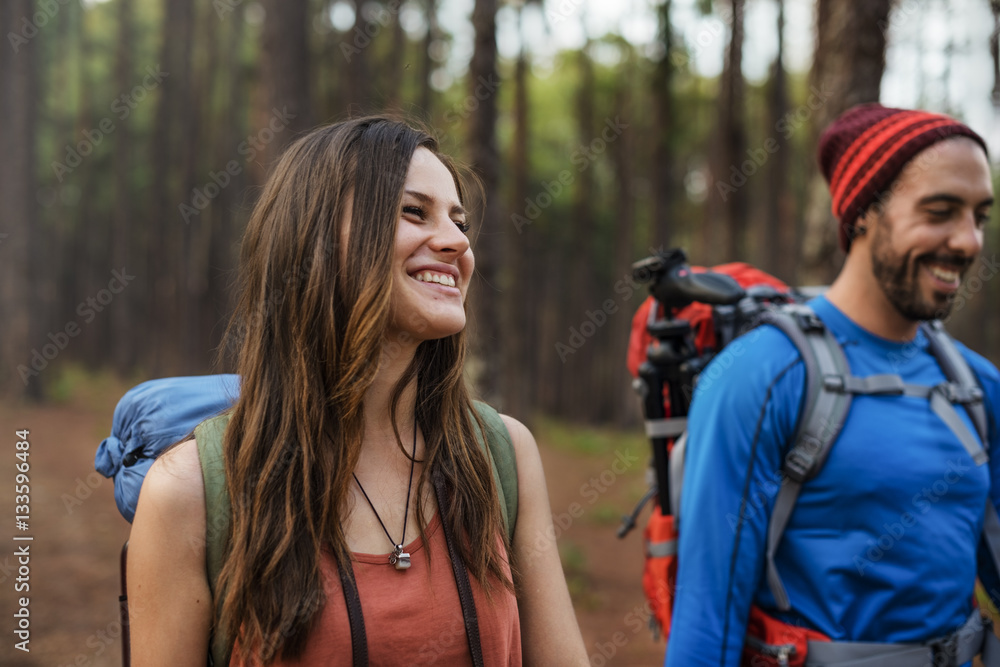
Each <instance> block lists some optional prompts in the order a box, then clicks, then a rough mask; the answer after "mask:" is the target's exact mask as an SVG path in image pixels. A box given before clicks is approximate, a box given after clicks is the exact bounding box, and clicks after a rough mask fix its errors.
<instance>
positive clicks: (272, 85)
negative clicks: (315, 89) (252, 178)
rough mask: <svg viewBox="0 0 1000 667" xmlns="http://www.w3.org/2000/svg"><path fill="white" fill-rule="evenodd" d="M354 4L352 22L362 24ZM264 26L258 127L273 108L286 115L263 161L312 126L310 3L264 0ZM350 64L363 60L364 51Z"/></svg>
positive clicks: (278, 152) (271, 159)
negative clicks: (283, 123) (286, 124)
mask: <svg viewBox="0 0 1000 667" xmlns="http://www.w3.org/2000/svg"><path fill="white" fill-rule="evenodd" d="M356 4H357V14H356V15H357V19H356V23H355V25H360V26H361V27H362V32H361V34H364V30H363V28H364V23H363V20H364V19H363V18H362V17H361V15H362V12H361V3H360V2H358V3H356ZM263 5H264V10H265V12H266V13H265V16H264V29H263V31H262V32H261V53H260V62H261V86H262V88H263V90H264V94H263V95H262V96H261V100H262V101H263V102H264V104H265V105H266V108H264V109H261V110H260V113H259V115H258V118H259V123H260V125H261V129H263V126H264V125H266V124H267V123H269V122H270V120H271V119H272V118H273V117H274V116H275V110H277V111H278V112H279V113H284V110H285V109H287V114H288V116H289V122H288V127H287V128H285V129H284V130H282V131H281V132H275V133H274V139H273V140H272V141H270V142H269V143H268V144H267V147H266V149H265V152H264V155H265V156H264V164H265V165H267V164H270V163H271V162H272V161H273V160H274V158H275V157H277V156H278V155H280V154H281V152H282V150H284V148H285V146H287V145H288V144H289V142H291V141H292V140H293V139H294V138H295V135H296V133H297V132H299V131H301V130H304V129H306V128H309V127H312V125H313V115H312V105H311V98H312V96H311V95H310V91H309V70H310V58H309V2H308V0H264V1H263ZM351 62H352V63H363V62H364V58H363V53H362V54H355V56H354V57H353V58H352V59H351Z"/></svg>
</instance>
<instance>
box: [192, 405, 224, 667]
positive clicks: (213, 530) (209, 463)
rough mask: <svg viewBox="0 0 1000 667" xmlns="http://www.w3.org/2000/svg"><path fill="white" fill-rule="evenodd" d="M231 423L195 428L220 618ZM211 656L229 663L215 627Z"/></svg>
mask: <svg viewBox="0 0 1000 667" xmlns="http://www.w3.org/2000/svg"><path fill="white" fill-rule="evenodd" d="M228 424H229V414H228V413H226V414H222V415H219V416H218V417H213V418H211V419H207V420H205V421H203V422H202V423H200V424H199V425H198V426H196V427H195V429H194V437H195V440H196V441H197V443H198V456H199V458H200V459H201V474H202V477H203V478H204V480H205V564H206V569H207V572H208V585H209V588H210V590H211V591H212V599H213V600H215V608H216V614H215V617H216V618H219V611H220V610H221V604H222V595H221V594H219V591H218V590H217V589H216V582H217V581H218V579H219V572H220V571H221V570H222V556H223V547H224V541H225V539H226V535H227V534H228V532H229V517H230V513H231V507H230V504H229V492H228V491H226V469H225V466H224V464H223V459H222V439H223V436H224V434H225V431H226V426H227V425H228ZM210 657H211V664H213V665H225V664H228V663H229V656H228V655H227V654H226V638H225V637H224V636H223V634H222V633H221V632H220V631H219V628H218V627H213V628H212V639H211V656H210Z"/></svg>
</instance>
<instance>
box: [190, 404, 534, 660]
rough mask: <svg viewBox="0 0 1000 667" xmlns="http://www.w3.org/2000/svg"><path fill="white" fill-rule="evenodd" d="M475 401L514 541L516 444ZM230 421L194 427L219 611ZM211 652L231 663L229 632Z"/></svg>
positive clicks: (211, 576)
mask: <svg viewBox="0 0 1000 667" xmlns="http://www.w3.org/2000/svg"><path fill="white" fill-rule="evenodd" d="M474 405H475V408H476V412H478V413H479V418H480V419H481V420H482V421H483V423H484V424H485V425H486V431H487V432H486V438H485V442H483V440H484V439H483V437H482V434H481V433H479V430H478V427H477V429H476V432H477V436H478V437H477V440H478V442H479V445H480V446H481V447H483V448H484V449H485V450H486V453H487V454H488V455H489V457H490V463H491V464H492V468H493V481H494V483H495V484H496V487H497V492H498V493H499V495H500V511H501V513H502V514H503V520H504V526H505V527H506V528H507V537H508V538H509V541H510V542H513V541H514V527H515V524H516V522H517V462H516V461H515V458H514V446H513V443H512V442H511V439H510V433H509V432H508V431H507V427H506V425H505V424H504V423H503V420H502V419H501V418H500V415H499V413H497V411H496V410H494V409H493V408H491V407H490V406H488V405H486V404H485V403H482V402H480V401H474ZM228 424H229V414H228V413H226V414H222V415H219V416H218V417H213V418H211V419H207V420H205V421H203V422H202V423H201V424H199V425H198V426H197V427H196V428H195V430H194V434H195V439H196V440H197V443H198V456H199V458H200V459H201V471H202V476H203V477H204V478H205V558H206V562H207V567H208V584H209V587H210V589H211V591H212V599H214V600H216V610H217V611H218V610H219V609H220V606H219V603H220V601H221V597H222V596H221V595H217V594H216V593H217V590H216V581H217V580H218V578H219V571H220V570H221V569H222V550H223V541H224V539H225V536H226V534H227V533H228V531H229V516H230V512H231V509H230V504H229V494H228V492H227V491H226V472H225V468H224V466H223V461H222V441H223V435H224V434H225V430H226V426H227V425H228ZM210 657H211V663H210V664H212V665H227V664H229V655H228V654H227V652H226V637H225V636H223V635H222V633H221V632H214V633H213V636H212V646H211V656H210Z"/></svg>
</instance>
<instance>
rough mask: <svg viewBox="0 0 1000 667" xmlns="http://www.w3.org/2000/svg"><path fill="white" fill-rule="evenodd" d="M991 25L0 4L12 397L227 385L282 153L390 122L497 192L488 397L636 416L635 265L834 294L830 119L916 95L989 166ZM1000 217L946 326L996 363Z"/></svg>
mask: <svg viewBox="0 0 1000 667" xmlns="http://www.w3.org/2000/svg"><path fill="white" fill-rule="evenodd" d="M998 21H1000V2H997V1H996V0H898V1H896V2H893V1H891V0H873V1H866V2H842V1H836V0H818V1H813V0H716V1H714V2H713V1H710V0H686V1H685V0H628V1H623V2H619V3H607V2H603V1H602V2H598V1H596V0H548V1H547V2H542V1H541V0H523V1H518V0H509V1H507V2H504V1H502V0H407V1H406V2H398V1H397V0H386V1H384V2H378V1H370V2H362V0H353V2H352V1H349V0H335V1H334V2H330V1H329V0H260V1H253V2H250V1H245V0H213V1H212V2H201V3H195V2H194V0H108V1H104V2H97V1H93V0H91V1H81V0H34V1H33V0H12V1H10V2H4V3H0V34H2V35H3V36H4V44H3V48H0V91H2V93H0V118H3V119H4V122H3V123H2V124H0V148H2V153H0V154H2V155H3V156H4V157H3V160H2V164H0V170H2V171H0V176H2V177H0V221H2V222H0V272H2V275H0V315H2V321H3V330H2V334H0V368H2V369H3V377H2V380H3V382H2V386H3V389H4V391H5V393H7V394H10V395H14V396H27V397H30V398H34V399H39V398H43V397H45V396H46V387H47V386H48V387H50V388H51V386H52V385H53V384H55V383H57V382H58V379H59V377H60V376H61V371H60V370H59V369H65V368H66V367H67V364H77V365H83V366H84V367H86V368H88V369H112V370H113V371H114V372H115V373H117V374H118V375H119V376H122V377H126V378H128V379H130V380H131V379H134V380H136V381H139V380H143V379H147V378H151V377H160V376H165V375H176V374H198V373H206V372H211V371H213V370H225V369H216V368H214V367H213V365H212V361H213V354H214V349H215V348H216V346H217V345H218V343H219V339H220V336H221V333H222V331H223V328H224V321H225V318H226V316H227V315H228V314H229V312H230V308H231V305H232V304H231V293H230V291H229V290H228V285H229V283H230V281H231V278H232V269H233V267H234V264H235V257H236V252H237V249H238V243H239V238H240V235H241V231H242V229H243V228H244V226H245V223H246V220H247V216H248V213H249V210H250V208H251V207H252V205H253V202H254V198H255V196H256V195H257V193H258V191H259V186H260V185H261V183H262V181H263V179H264V177H265V174H266V173H267V169H268V165H269V164H270V163H271V162H272V161H273V160H274V158H275V156H276V155H278V154H279V153H280V152H281V150H282V149H283V148H284V147H285V146H286V145H287V144H288V143H289V142H290V141H291V140H292V139H293V138H294V137H295V136H297V135H299V134H300V133H302V132H303V131H305V130H307V129H309V128H311V127H314V126H315V125H317V124H320V123H326V122H331V121H335V120H338V119H343V118H346V117H348V116H349V115H358V114H359V113H370V112H380V111H384V110H390V111H401V112H403V113H405V114H407V115H409V116H410V117H412V118H415V119H419V120H421V121H422V122H424V123H425V124H426V125H427V126H429V127H430V128H432V129H433V130H434V131H435V132H436V133H437V134H438V135H440V138H441V139H442V142H443V144H444V148H445V150H447V151H449V152H451V153H453V154H455V155H457V156H458V157H459V158H461V159H462V160H464V161H465V162H466V163H468V164H469V165H471V167H472V168H473V169H474V170H475V171H476V172H477V173H478V174H479V175H480V176H481V178H482V180H483V182H484V185H485V192H486V199H487V202H488V203H487V205H486V207H485V209H484V208H483V207H481V206H480V207H479V208H478V210H479V212H480V214H481V215H480V218H481V219H480V220H477V225H476V226H477V232H476V233H475V236H476V239H475V251H476V255H477V265H478V267H477V268H478V277H477V280H476V281H475V287H474V294H473V296H472V297H471V299H472V301H471V303H472V304H473V309H474V313H473V315H474V317H473V332H474V341H475V351H476V356H475V359H476V362H477V363H476V364H475V365H474V366H473V368H472V375H473V378H474V379H475V380H476V382H477V385H478V387H479V390H480V392H481V394H482V395H483V396H485V397H486V398H488V399H490V400H492V401H493V402H494V403H496V404H498V406H499V407H500V408H501V409H503V410H505V411H508V412H510V413H511V414H515V415H518V416H519V417H521V418H523V419H525V420H527V421H529V422H530V421H532V420H533V418H534V417H535V416H536V415H537V414H544V415H550V416H557V417H561V418H565V419H570V420H576V421H582V422H590V423H618V424H630V423H635V420H636V419H637V417H638V408H637V402H636V400H635V397H634V396H633V395H632V393H631V391H630V389H629V382H628V376H627V373H626V370H625V366H624V354H625V347H626V342H627V335H628V329H629V320H630V315H631V313H632V312H633V311H634V309H635V307H636V306H637V305H638V303H639V301H640V300H641V298H642V297H643V296H644V295H645V293H646V291H645V287H643V286H639V285H636V284H635V283H633V282H632V281H631V279H630V271H629V265H630V263H631V262H633V261H635V260H637V259H640V258H642V257H644V256H646V255H648V254H649V252H650V251H651V250H657V249H661V248H669V247H673V246H683V247H685V248H687V250H688V252H689V256H690V257H691V260H692V262H693V263H697V264H704V265H711V264H715V263H719V262H724V261H735V260H741V261H748V262H751V263H753V264H756V265H758V266H760V267H762V268H764V269H766V270H768V271H771V272H773V273H774V274H775V275H777V276H778V277H780V278H782V279H784V280H786V281H788V282H789V283H791V284H822V283H825V282H828V281H829V280H830V279H831V277H832V276H833V275H835V272H836V270H837V268H838V266H839V264H840V262H841V261H842V254H841V253H840V251H839V250H838V249H837V247H836V242H835V237H834V223H833V220H832V217H831V214H830V213H829V199H828V195H827V194H826V190H825V186H824V184H823V181H822V178H821V176H820V175H819V174H818V170H817V168H816V166H815V157H814V156H815V145H816V139H817V136H818V133H819V131H820V130H821V129H822V128H823V127H824V126H825V125H826V124H827V123H828V122H829V121H830V120H831V119H832V118H833V117H835V116H836V115H837V114H839V113H840V112H841V111H842V110H844V109H846V108H847V107H849V106H851V105H853V104H856V103H859V102H866V101H875V100H882V101H883V102H884V103H886V104H899V105H912V106H921V107H924V108H928V109H931V110H937V111H943V112H947V113H951V114H953V115H955V116H957V117H959V118H963V119H965V120H967V121H968V122H969V123H971V124H972V125H973V126H974V127H975V128H976V129H978V131H979V132H980V133H982V134H983V135H984V136H986V137H987V140H988V141H991V142H993V146H994V150H993V155H994V160H995V159H996V158H997V156H998V155H1000V148H997V147H996V146H997V145H998V144H997V142H996V139H997V123H996V118H997V108H998V107H997V104H1000V83H998V80H1000V74H998V65H997V25H998ZM996 220H997V215H996V214H994V216H993V220H992V222H991V224H990V227H989V229H988V231H987V237H988V238H987V251H986V253H985V257H986V260H987V261H986V262H985V264H984V265H983V267H982V271H980V272H979V273H980V274H981V275H982V276H986V278H985V279H980V278H973V280H972V281H970V282H969V283H968V284H967V285H966V288H965V292H964V293H963V295H962V299H961V307H959V308H957V312H956V313H955V315H954V318H953V321H952V322H951V329H952V330H953V331H954V332H955V333H956V334H957V335H958V337H959V338H961V339H962V340H964V341H965V342H966V343H968V344H969V345H971V346H972V347H973V348H975V349H978V350H981V351H982V352H983V353H985V354H986V355H987V356H990V357H991V358H992V359H993V360H994V361H997V360H1000V337H998V336H997V335H996V332H997V331H998V326H1000V309H997V308H995V307H993V306H991V304H996V303H997V295H998V293H1000V287H998V281H991V280H989V278H990V277H992V276H995V275H996V273H997V268H996V267H997V265H996V262H995V261H993V260H992V257H993V256H994V255H993V252H994V250H995V248H996V247H997V240H998V238H997V236H998V228H997V224H996ZM978 292H983V293H982V294H976V293H978ZM973 296H974V297H975V298H973Z"/></svg>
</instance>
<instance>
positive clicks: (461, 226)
mask: <svg viewBox="0 0 1000 667" xmlns="http://www.w3.org/2000/svg"><path fill="white" fill-rule="evenodd" d="M455 226H456V227H458V231H460V232H462V233H463V234H468V233H469V230H470V229H472V225H470V224H469V223H467V222H465V221H463V220H456V221H455Z"/></svg>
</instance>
